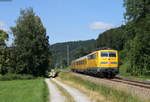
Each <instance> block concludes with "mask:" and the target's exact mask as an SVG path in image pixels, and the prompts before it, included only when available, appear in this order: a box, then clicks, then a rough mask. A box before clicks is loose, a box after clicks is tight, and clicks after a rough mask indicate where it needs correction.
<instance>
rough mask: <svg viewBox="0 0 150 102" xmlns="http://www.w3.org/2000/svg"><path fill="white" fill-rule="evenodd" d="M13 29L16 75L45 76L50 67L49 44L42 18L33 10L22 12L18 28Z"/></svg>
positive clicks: (17, 22)
mask: <svg viewBox="0 0 150 102" xmlns="http://www.w3.org/2000/svg"><path fill="white" fill-rule="evenodd" d="M11 29H12V32H13V35H14V37H15V40H14V44H15V56H16V66H15V68H14V70H15V73H18V74H32V75H34V76H43V75H45V73H46V71H47V70H48V66H49V43H48V36H47V35H46V29H45V28H44V26H43V24H42V22H41V20H40V17H38V16H36V15H35V13H34V12H33V9H32V8H29V9H26V10H21V12H20V17H19V18H18V19H17V21H16V26H15V27H12V28H11Z"/></svg>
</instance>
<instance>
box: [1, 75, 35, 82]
mask: <svg viewBox="0 0 150 102" xmlns="http://www.w3.org/2000/svg"><path fill="white" fill-rule="evenodd" d="M34 78H35V77H33V76H32V75H21V74H5V75H2V76H0V80H1V81H5V80H29V79H34Z"/></svg>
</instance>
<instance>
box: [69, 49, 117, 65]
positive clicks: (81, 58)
mask: <svg viewBox="0 0 150 102" xmlns="http://www.w3.org/2000/svg"><path fill="white" fill-rule="evenodd" d="M99 51H117V50H113V49H104V50H96V51H93V52H91V53H89V54H88V55H86V56H83V57H80V58H77V59H75V60H73V61H72V62H75V61H80V60H83V59H85V58H87V57H88V56H89V55H92V54H94V53H96V52H99Z"/></svg>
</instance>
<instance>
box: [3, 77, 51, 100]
mask: <svg viewBox="0 0 150 102" xmlns="http://www.w3.org/2000/svg"><path fill="white" fill-rule="evenodd" d="M47 97H48V90H47V86H46V84H45V82H44V79H42V78H40V79H34V80H13V81H0V102H46V101H47Z"/></svg>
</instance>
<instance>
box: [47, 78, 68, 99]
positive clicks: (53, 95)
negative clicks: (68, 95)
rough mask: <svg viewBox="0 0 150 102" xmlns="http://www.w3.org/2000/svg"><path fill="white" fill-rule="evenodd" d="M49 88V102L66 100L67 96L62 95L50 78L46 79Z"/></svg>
mask: <svg viewBox="0 0 150 102" xmlns="http://www.w3.org/2000/svg"><path fill="white" fill-rule="evenodd" d="M45 81H46V83H47V85H48V89H49V94H50V95H49V97H50V98H49V99H50V101H49V102H65V97H64V96H62V95H61V93H60V91H59V90H58V88H57V87H56V86H55V85H54V84H53V83H52V82H51V81H50V80H49V79H45Z"/></svg>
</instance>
